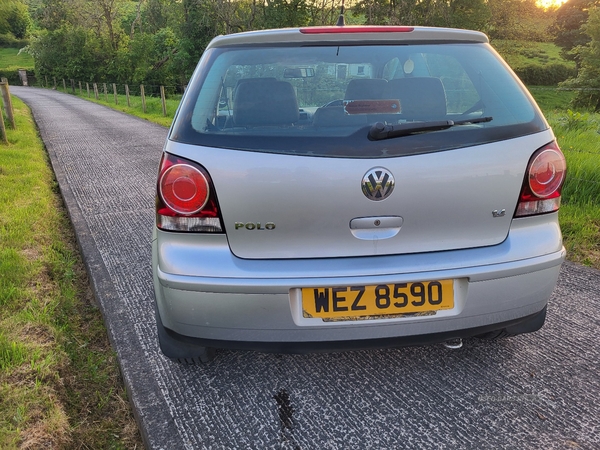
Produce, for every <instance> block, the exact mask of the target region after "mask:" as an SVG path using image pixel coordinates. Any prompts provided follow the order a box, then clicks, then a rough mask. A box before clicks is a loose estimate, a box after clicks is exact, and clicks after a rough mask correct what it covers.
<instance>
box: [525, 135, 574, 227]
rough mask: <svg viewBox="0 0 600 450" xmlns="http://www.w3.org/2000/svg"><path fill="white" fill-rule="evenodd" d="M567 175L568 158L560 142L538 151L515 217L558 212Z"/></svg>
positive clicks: (531, 161)
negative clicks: (559, 145) (559, 146)
mask: <svg viewBox="0 0 600 450" xmlns="http://www.w3.org/2000/svg"><path fill="white" fill-rule="evenodd" d="M566 173H567V163H566V160H565V156H564V155H563V153H562V152H561V151H560V148H558V145H557V144H556V142H552V143H550V144H548V145H546V146H545V147H542V148H541V149H539V150H538V151H536V152H535V153H534V154H533V156H532V157H531V160H530V161H529V164H528V165H527V173H526V174H525V180H523V187H522V189H521V196H520V198H519V204H518V205H517V211H516V212H515V217H523V216H532V215H536V214H544V213H549V212H554V211H558V208H559V207H560V192H561V189H562V187H563V184H564V182H565V175H566Z"/></svg>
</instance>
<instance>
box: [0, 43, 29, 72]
mask: <svg viewBox="0 0 600 450" xmlns="http://www.w3.org/2000/svg"><path fill="white" fill-rule="evenodd" d="M33 66H34V64H33V57H32V56H31V55H30V54H29V53H25V52H21V53H20V54H19V49H16V48H0V69H6V70H11V69H12V68H15V70H18V69H33Z"/></svg>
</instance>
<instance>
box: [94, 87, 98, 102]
mask: <svg viewBox="0 0 600 450" xmlns="http://www.w3.org/2000/svg"><path fill="white" fill-rule="evenodd" d="M94 97H96V100H98V83H94Z"/></svg>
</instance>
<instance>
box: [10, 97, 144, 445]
mask: <svg viewBox="0 0 600 450" xmlns="http://www.w3.org/2000/svg"><path fill="white" fill-rule="evenodd" d="M13 102H14V107H15V116H16V122H17V130H7V134H8V140H9V142H10V144H9V145H3V144H0V235H1V236H2V239H1V240H0V448H2V449H16V448H20V449H38V448H61V449H71V448H72V449H81V448H94V449H96V448H113V449H119V448H127V449H130V448H142V447H143V444H142V441H141V437H140V435H139V431H138V429H137V424H136V422H135V420H134V418H133V414H132V411H131V409H130V405H129V402H128V400H127V396H126V392H125V390H124V387H123V383H122V379H121V377H120V373H119V369H118V365H117V361H116V356H115V354H114V352H113V351H112V349H111V346H110V344H109V341H108V338H107V334H106V330H105V328H104V323H103V320H102V316H101V313H100V311H99V309H98V308H97V307H96V306H94V304H93V296H92V293H91V291H90V288H89V283H88V280H87V277H86V272H85V269H84V266H83V264H82V261H81V259H80V256H79V251H78V248H77V244H76V242H75V238H74V235H73V232H72V229H71V226H70V222H69V219H68V217H67V214H66V211H65V209H64V207H63V204H62V201H61V197H60V193H59V192H58V186H57V184H56V181H55V180H54V176H53V173H52V170H51V168H50V164H49V161H48V158H47V154H46V152H45V150H44V148H43V145H42V143H41V141H40V139H39V137H38V135H37V131H36V127H35V125H34V123H33V120H32V118H31V115H30V113H29V111H28V109H27V108H26V106H25V105H24V104H23V103H22V102H21V101H20V100H18V99H16V98H14V97H13Z"/></svg>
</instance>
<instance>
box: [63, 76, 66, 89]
mask: <svg viewBox="0 0 600 450" xmlns="http://www.w3.org/2000/svg"><path fill="white" fill-rule="evenodd" d="M63 91H65V93H66V92H67V83H65V79H64V78H63Z"/></svg>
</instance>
